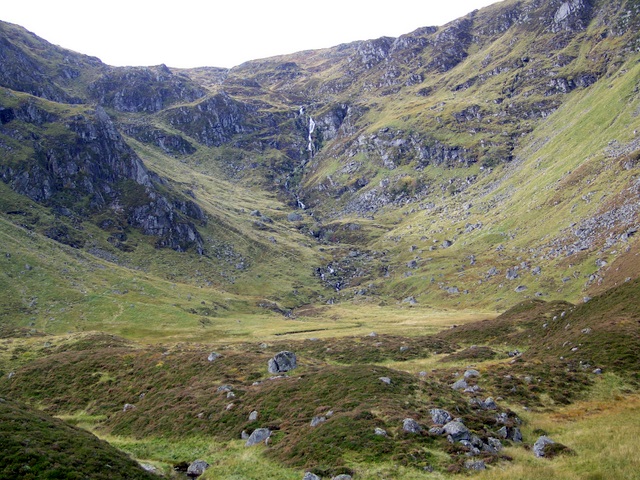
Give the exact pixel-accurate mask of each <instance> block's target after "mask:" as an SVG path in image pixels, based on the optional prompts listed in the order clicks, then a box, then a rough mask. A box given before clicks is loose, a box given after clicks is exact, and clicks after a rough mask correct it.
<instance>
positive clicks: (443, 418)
mask: <svg viewBox="0 0 640 480" xmlns="http://www.w3.org/2000/svg"><path fill="white" fill-rule="evenodd" d="M429 413H430V414H431V421H432V422H433V423H434V424H436V425H446V424H447V423H449V422H450V421H451V420H453V417H452V416H451V414H450V413H449V412H447V411H446V410H442V409H440V408H432V409H431V410H429Z"/></svg>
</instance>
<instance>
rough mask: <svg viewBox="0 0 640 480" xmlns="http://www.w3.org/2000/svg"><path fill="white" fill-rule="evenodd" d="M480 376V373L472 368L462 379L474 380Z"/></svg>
mask: <svg viewBox="0 0 640 480" xmlns="http://www.w3.org/2000/svg"><path fill="white" fill-rule="evenodd" d="M479 376H480V372H479V371H478V370H474V369H473V368H471V369H469V370H467V371H466V372H464V378H476V377H479Z"/></svg>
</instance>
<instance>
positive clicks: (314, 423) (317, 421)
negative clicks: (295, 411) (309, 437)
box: [311, 417, 327, 427]
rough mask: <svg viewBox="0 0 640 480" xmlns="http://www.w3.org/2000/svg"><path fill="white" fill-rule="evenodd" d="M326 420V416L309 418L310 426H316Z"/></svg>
mask: <svg viewBox="0 0 640 480" xmlns="http://www.w3.org/2000/svg"><path fill="white" fill-rule="evenodd" d="M326 421H327V417H313V418H312V419H311V426H312V427H317V426H318V425H320V424H321V423H324V422H326Z"/></svg>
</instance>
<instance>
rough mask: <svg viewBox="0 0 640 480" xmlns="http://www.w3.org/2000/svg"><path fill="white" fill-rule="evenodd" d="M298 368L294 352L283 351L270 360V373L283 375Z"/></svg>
mask: <svg viewBox="0 0 640 480" xmlns="http://www.w3.org/2000/svg"><path fill="white" fill-rule="evenodd" d="M297 366H298V360H297V359H296V354H295V353H293V352H288V351H283V352H279V353H276V355H275V356H274V357H273V358H271V359H269V365H268V367H269V373H283V372H288V371H289V370H293V369H294V368H296V367H297Z"/></svg>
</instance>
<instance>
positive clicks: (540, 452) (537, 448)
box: [533, 435, 556, 458]
mask: <svg viewBox="0 0 640 480" xmlns="http://www.w3.org/2000/svg"><path fill="white" fill-rule="evenodd" d="M554 443H556V442H554V441H553V440H551V439H550V438H549V437H547V436H545V435H543V436H541V437H540V438H538V440H536V443H534V444H533V453H534V454H535V456H536V457H539V458H540V457H544V456H545V452H544V450H545V447H546V446H547V445H553V444H554Z"/></svg>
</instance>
